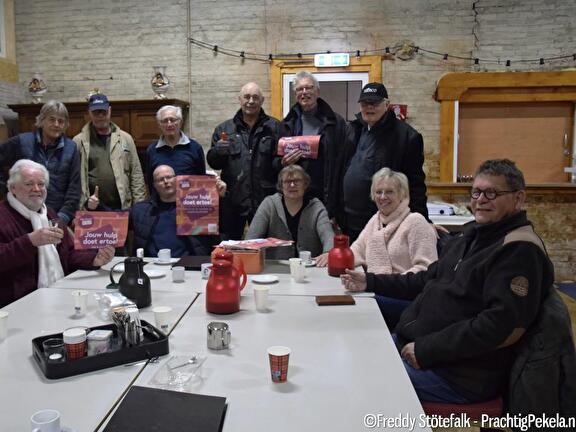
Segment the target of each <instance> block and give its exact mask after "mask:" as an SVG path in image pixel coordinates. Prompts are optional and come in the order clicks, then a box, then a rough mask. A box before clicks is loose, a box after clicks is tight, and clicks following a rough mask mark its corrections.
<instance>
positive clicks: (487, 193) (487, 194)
mask: <svg viewBox="0 0 576 432" xmlns="http://www.w3.org/2000/svg"><path fill="white" fill-rule="evenodd" d="M514 192H518V191H517V190H502V191H497V190H496V189H486V190H482V189H472V190H471V191H470V196H471V197H472V199H476V200H477V199H479V198H480V195H482V194H484V198H486V199H487V200H490V201H492V200H495V199H496V198H498V197H499V196H500V195H506V194H509V193H514Z"/></svg>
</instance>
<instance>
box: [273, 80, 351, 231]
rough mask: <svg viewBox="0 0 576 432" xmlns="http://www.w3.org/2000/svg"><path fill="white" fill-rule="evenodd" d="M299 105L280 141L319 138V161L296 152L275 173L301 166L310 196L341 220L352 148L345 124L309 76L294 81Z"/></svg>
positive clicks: (284, 125)
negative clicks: (344, 177)
mask: <svg viewBox="0 0 576 432" xmlns="http://www.w3.org/2000/svg"><path fill="white" fill-rule="evenodd" d="M293 84H294V92H295V93H296V101H297V103H296V104H295V105H294V106H293V107H292V109H291V110H290V112H289V113H288V115H287V116H286V117H285V118H284V120H282V123H281V125H280V137H290V136H303V135H312V136H314V135H320V146H319V150H318V158H317V159H305V158H303V157H302V151H301V150H298V149H296V150H293V151H291V152H288V153H287V154H285V155H284V156H278V157H277V158H276V159H275V160H274V167H275V170H276V172H279V171H280V169H282V168H283V167H285V166H287V165H291V164H294V163H298V164H299V165H301V166H302V168H304V170H305V171H306V172H307V173H308V175H309V176H310V179H311V182H310V189H309V192H310V194H311V195H312V196H313V197H315V198H318V199H319V200H320V201H322V202H323V203H324V205H325V206H326V209H327V210H328V216H329V217H330V218H331V219H333V220H334V218H336V217H337V218H338V219H340V217H338V216H339V210H341V206H340V205H339V203H340V197H341V195H342V172H343V171H342V169H343V159H342V156H343V154H344V149H345V147H347V146H348V145H349V144H347V143H348V140H349V133H348V132H349V129H348V126H347V124H346V121H345V120H344V119H343V118H342V116H340V115H339V114H337V113H335V112H334V111H333V110H332V108H330V105H328V104H327V103H326V102H325V101H324V100H323V99H321V98H320V84H319V83H318V80H317V79H316V78H315V77H314V75H312V74H311V73H310V72H306V71H300V72H298V73H297V74H296V76H295V77H294V83H293Z"/></svg>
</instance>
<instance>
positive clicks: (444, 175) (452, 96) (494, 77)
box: [435, 71, 576, 182]
mask: <svg viewBox="0 0 576 432" xmlns="http://www.w3.org/2000/svg"><path fill="white" fill-rule="evenodd" d="M435 98H436V100H437V101H438V102H440V182H452V181H453V172H454V136H455V130H454V129H455V127H456V125H455V113H456V110H457V108H456V107H457V104H458V103H459V102H485V103H498V102H560V101H565V102H573V103H574V102H576V71H553V72H455V73H448V74H446V75H444V76H443V77H442V78H440V80H439V81H438V85H437V86H436V94H435Z"/></svg>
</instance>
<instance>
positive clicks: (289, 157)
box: [282, 148, 304, 166]
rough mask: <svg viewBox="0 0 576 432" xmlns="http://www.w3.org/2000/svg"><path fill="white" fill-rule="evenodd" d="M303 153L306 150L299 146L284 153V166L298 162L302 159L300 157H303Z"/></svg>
mask: <svg viewBox="0 0 576 432" xmlns="http://www.w3.org/2000/svg"><path fill="white" fill-rule="evenodd" d="M303 154H304V152H303V151H302V150H300V149H299V148H297V149H294V150H292V151H290V152H288V153H286V154H285V155H284V157H283V158H282V166H288V165H292V164H295V163H296V162H298V161H299V160H300V158H301V157H302V155H303Z"/></svg>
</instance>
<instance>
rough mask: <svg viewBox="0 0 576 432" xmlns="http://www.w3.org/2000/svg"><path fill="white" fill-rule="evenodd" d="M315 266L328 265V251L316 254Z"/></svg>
mask: <svg viewBox="0 0 576 432" xmlns="http://www.w3.org/2000/svg"><path fill="white" fill-rule="evenodd" d="M314 259H315V260H316V267H326V266H327V265H328V252H325V253H323V254H321V255H318V256H317V257H316V258H314Z"/></svg>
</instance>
